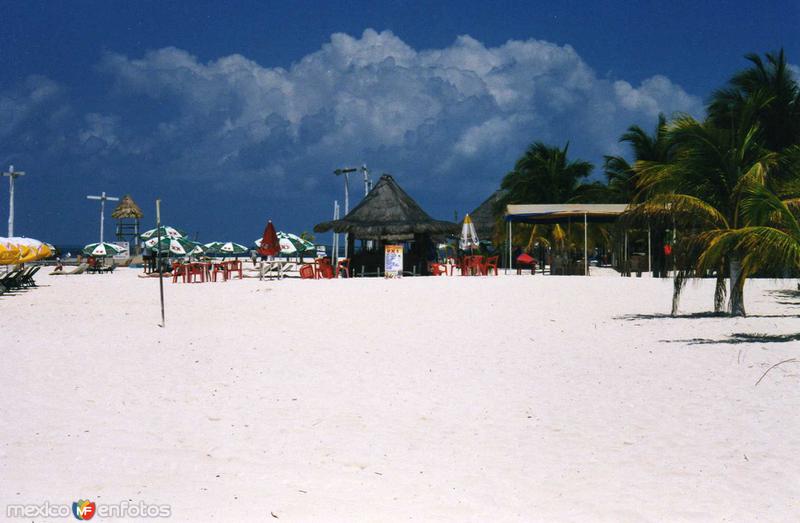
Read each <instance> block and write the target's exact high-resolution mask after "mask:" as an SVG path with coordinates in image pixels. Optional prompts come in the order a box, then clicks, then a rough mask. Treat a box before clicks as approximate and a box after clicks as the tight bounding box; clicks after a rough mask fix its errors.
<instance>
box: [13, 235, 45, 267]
mask: <svg viewBox="0 0 800 523" xmlns="http://www.w3.org/2000/svg"><path fill="white" fill-rule="evenodd" d="M8 241H9V242H11V243H13V244H15V245H16V246H17V247H19V250H20V259H19V262H18V263H27V262H32V261H35V260H39V259H41V258H42V257H43V256H42V247H44V243H42V242H40V241H39V240H34V239H33V238H23V237H19V236H12V237H10V238H8ZM48 250H49V249H48Z"/></svg>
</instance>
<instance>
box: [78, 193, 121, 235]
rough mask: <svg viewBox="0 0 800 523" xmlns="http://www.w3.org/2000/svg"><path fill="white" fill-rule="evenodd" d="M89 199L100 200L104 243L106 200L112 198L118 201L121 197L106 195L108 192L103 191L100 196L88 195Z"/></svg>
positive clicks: (101, 233) (101, 231)
mask: <svg viewBox="0 0 800 523" xmlns="http://www.w3.org/2000/svg"><path fill="white" fill-rule="evenodd" d="M86 199H87V200H100V243H103V221H104V220H105V214H106V200H110V201H112V202H118V201H119V198H117V197H116V196H106V192H105V191H103V192H102V193H101V194H100V196H87V197H86Z"/></svg>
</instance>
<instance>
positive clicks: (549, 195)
mask: <svg viewBox="0 0 800 523" xmlns="http://www.w3.org/2000/svg"><path fill="white" fill-rule="evenodd" d="M568 150H569V143H567V144H566V145H565V146H564V148H563V149H559V148H558V147H551V146H548V145H545V144H544V143H542V142H536V143H534V144H532V145H531V146H530V147H528V149H527V150H526V151H525V154H523V155H522V157H521V158H520V159H519V160H517V163H516V164H515V165H514V169H513V170H512V171H511V172H509V173H508V174H506V176H505V177H504V178H503V181H502V183H501V184H500V187H501V189H503V190H504V191H505V192H504V194H503V196H502V197H501V198H500V199H499V200H500V205H501V206H502V207H505V206H506V205H508V204H510V203H511V204H513V203H565V202H568V201H570V200H571V199H572V198H573V197H574V196H575V194H576V191H577V190H578V187H579V186H580V183H581V180H583V179H585V178H586V177H587V176H589V174H590V173H591V172H592V169H593V168H594V167H593V166H592V164H591V163H589V162H585V161H583V160H572V161H570V160H569V159H568V158H567V152H568Z"/></svg>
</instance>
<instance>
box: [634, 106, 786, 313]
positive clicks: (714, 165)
mask: <svg viewBox="0 0 800 523" xmlns="http://www.w3.org/2000/svg"><path fill="white" fill-rule="evenodd" d="M758 109H759V106H758V105H751V106H749V110H748V111H744V112H742V114H741V115H740V117H741V120H742V121H744V122H750V121H752V119H750V115H751V114H752V111H757V110H758ZM667 134H668V140H669V142H670V143H671V144H672V146H673V147H674V148H675V149H674V158H673V160H672V161H668V162H648V161H639V162H637V163H636V164H635V166H634V169H635V171H636V173H637V175H638V176H639V189H640V191H641V192H642V193H644V194H647V195H648V197H647V199H646V201H645V203H644V204H643V205H641V206H639V207H638V208H637V209H635V210H634V211H632V214H635V215H640V216H646V217H656V218H662V219H664V218H667V219H675V220H676V221H677V223H679V224H680V225H681V227H682V229H683V230H684V231H688V232H689V234H688V236H687V237H686V239H685V240H684V241H683V242H682V247H681V248H682V254H684V258H685V259H687V260H691V259H697V258H696V257H695V256H699V257H700V258H701V259H703V262H702V263H697V264H695V265H694V266H690V265H684V266H683V267H682V269H683V270H682V271H681V272H680V273H679V275H678V276H677V277H676V280H675V281H676V284H675V293H674V296H673V314H674V313H676V311H677V302H678V296H679V294H680V291H681V288H682V285H683V281H684V279H685V277H687V276H691V275H692V273H693V274H694V275H697V276H702V275H703V274H705V271H706V270H708V269H709V268H711V269H713V270H716V272H717V287H716V292H715V300H714V310H715V312H720V311H721V309H722V306H723V302H724V297H725V282H724V279H723V276H724V272H725V270H726V269H727V270H728V273H729V277H730V304H729V309H728V312H729V313H730V314H731V315H735V316H744V315H745V308H744V295H743V290H744V282H745V278H746V277H747V273H746V272H743V271H742V256H747V253H744V252H742V251H740V250H738V249H730V250H726V251H724V252H723V251H719V252H721V253H722V254H721V255H719V256H706V257H705V258H703V254H704V253H705V252H706V251H707V250H708V249H709V248H710V247H711V246H712V245H716V243H715V242H717V239H718V238H720V237H722V236H724V235H725V234H726V233H728V232H729V231H732V230H735V229H738V228H740V227H741V226H742V223H741V221H740V216H739V209H738V207H739V202H740V201H741V199H742V196H743V194H745V191H746V190H750V189H751V188H752V187H754V186H766V185H767V184H769V183H770V179H771V177H772V176H773V173H774V171H775V169H776V167H777V166H778V165H779V160H780V155H778V154H777V153H775V152H772V151H770V150H769V149H767V148H765V147H764V145H763V141H762V139H761V133H760V129H759V127H758V125H752V126H749V127H744V128H742V130H741V131H739V129H738V128H737V127H734V128H733V129H730V128H722V127H719V126H717V125H715V124H714V122H713V120H711V119H709V120H706V121H705V122H702V123H701V122H698V121H696V120H694V119H693V118H691V117H689V116H683V117H679V118H678V119H676V120H675V121H674V122H673V123H672V124H671V125H670V126H669V127H668V130H667ZM724 245H728V246H729V245H730V244H728V243H725V244H724ZM712 261H713V262H716V263H717V265H715V266H713V267H710V265H709V264H710V263H711V262H712ZM687 263H688V262H687Z"/></svg>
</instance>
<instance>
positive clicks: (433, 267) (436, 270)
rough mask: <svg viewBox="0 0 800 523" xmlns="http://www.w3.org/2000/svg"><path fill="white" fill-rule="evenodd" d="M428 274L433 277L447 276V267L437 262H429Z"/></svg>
mask: <svg viewBox="0 0 800 523" xmlns="http://www.w3.org/2000/svg"><path fill="white" fill-rule="evenodd" d="M428 272H430V273H431V274H432V275H433V276H447V265H443V264H441V263H436V262H428Z"/></svg>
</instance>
